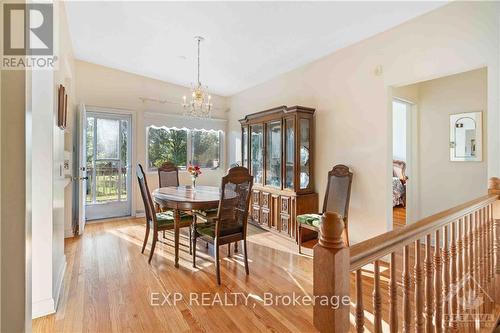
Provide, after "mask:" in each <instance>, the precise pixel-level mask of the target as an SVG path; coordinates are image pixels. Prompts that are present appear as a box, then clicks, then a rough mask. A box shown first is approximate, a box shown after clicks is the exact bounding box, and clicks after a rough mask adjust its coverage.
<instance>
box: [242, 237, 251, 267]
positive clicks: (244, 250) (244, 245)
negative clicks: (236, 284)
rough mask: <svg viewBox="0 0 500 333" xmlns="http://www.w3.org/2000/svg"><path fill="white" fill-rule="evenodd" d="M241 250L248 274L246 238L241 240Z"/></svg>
mask: <svg viewBox="0 0 500 333" xmlns="http://www.w3.org/2000/svg"><path fill="white" fill-rule="evenodd" d="M243 252H244V255H245V271H246V273H247V275H248V274H250V272H249V270H248V252H247V240H246V239H244V240H243Z"/></svg>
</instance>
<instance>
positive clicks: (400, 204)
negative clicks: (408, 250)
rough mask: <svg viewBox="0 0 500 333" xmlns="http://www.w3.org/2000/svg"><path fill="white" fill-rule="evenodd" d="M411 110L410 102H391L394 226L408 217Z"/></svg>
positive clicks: (405, 221)
mask: <svg viewBox="0 0 500 333" xmlns="http://www.w3.org/2000/svg"><path fill="white" fill-rule="evenodd" d="M411 110H412V104H411V103H410V102H407V101H404V100H402V99H398V98H395V99H394V100H393V102H392V219H393V227H395V228H396V227H401V226H404V225H406V223H407V217H408V214H407V193H408V185H409V177H408V169H409V168H408V162H409V160H410V156H411V126H410V125H411Z"/></svg>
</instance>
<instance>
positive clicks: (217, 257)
mask: <svg viewBox="0 0 500 333" xmlns="http://www.w3.org/2000/svg"><path fill="white" fill-rule="evenodd" d="M214 250H215V274H216V275H217V284H218V285H219V286H220V262H219V244H217V241H215V242H214Z"/></svg>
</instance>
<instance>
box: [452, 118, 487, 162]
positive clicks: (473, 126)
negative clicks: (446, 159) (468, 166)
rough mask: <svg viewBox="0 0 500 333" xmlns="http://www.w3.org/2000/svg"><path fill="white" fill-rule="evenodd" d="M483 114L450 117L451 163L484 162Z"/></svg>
mask: <svg viewBox="0 0 500 333" xmlns="http://www.w3.org/2000/svg"><path fill="white" fill-rule="evenodd" d="M482 126H483V124H482V112H467V113H459V114H452V115H450V161H482V148H483V147H482V137H483V134H482Z"/></svg>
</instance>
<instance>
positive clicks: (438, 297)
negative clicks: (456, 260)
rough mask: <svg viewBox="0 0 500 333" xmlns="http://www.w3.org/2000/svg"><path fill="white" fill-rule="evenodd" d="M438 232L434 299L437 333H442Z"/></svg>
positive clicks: (439, 242)
mask: <svg viewBox="0 0 500 333" xmlns="http://www.w3.org/2000/svg"><path fill="white" fill-rule="evenodd" d="M439 233H440V232H439V229H438V230H436V235H435V242H436V243H435V245H434V298H435V299H436V323H435V324H436V333H440V332H442V325H443V323H442V311H443V303H442V297H441V296H442V294H441V240H440V237H439Z"/></svg>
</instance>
